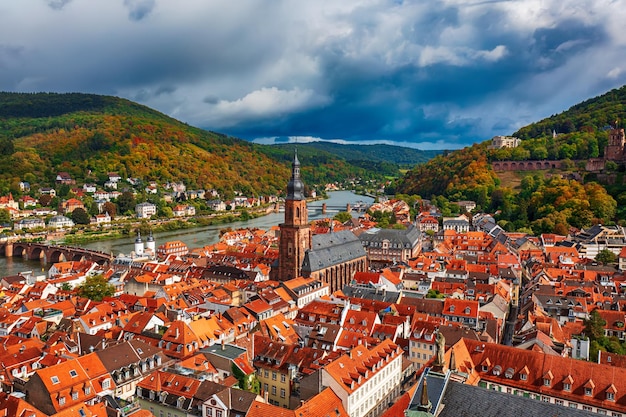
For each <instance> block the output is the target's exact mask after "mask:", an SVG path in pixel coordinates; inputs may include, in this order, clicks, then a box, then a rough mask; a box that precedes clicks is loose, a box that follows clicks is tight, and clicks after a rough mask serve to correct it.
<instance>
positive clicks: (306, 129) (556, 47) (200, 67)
mask: <svg viewBox="0 0 626 417" xmlns="http://www.w3.org/2000/svg"><path fill="white" fill-rule="evenodd" d="M614 6H615V5H614V4H612V3H611V1H610V0H593V1H592V0H573V1H571V2H567V5H565V4H563V2H562V1H559V0H517V1H514V0H512V1H474V2H472V1H471V0H470V1H468V0H447V1H445V2H444V1H430V2H424V1H392V0H373V1H368V2H364V1H358V0H344V1H341V2H336V1H333V0H320V1H316V2H291V1H275V0H272V1H269V0H247V1H245V2H232V1H225V0H186V1H185V2H168V1H158V2H157V1H156V0H89V1H87V0H73V1H71V3H70V1H69V0H45V1H41V0H20V1H19V2H3V3H2V4H0V36H2V38H0V39H5V43H4V44H3V45H0V68H1V69H2V71H1V72H0V90H8V91H85V92H94V93H103V94H115V95H118V96H123V97H127V98H130V99H132V100H136V101H139V102H141V103H142V104H146V105H148V106H151V107H154V108H156V109H157V110H160V111H163V112H165V113H167V114H169V115H171V116H173V117H176V118H178V119H181V120H183V121H185V122H187V123H190V124H193V125H196V126H201V127H205V128H209V129H211V130H215V131H222V132H225V133H229V134H233V135H237V136H241V137H245V138H248V139H254V138H269V137H281V138H287V137H293V136H299V137H303V138H324V139H341V140H348V141H370V140H381V141H394V142H397V143H403V144H412V145H413V146H422V145H423V146H426V147H434V146H438V145H440V144H445V145H446V147H460V146H463V145H466V144H468V143H471V142H474V141H482V140H486V139H488V138H490V137H491V136H493V135H495V134H511V133H513V132H514V131H515V130H517V129H518V128H519V127H520V126H521V125H524V124H527V123H530V122H532V121H536V120H538V119H540V118H542V117H545V116H549V115H550V114H553V113H557V112H560V111H562V110H565V109H566V108H568V107H569V106H571V105H573V104H575V103H576V102H578V101H580V100H583V99H586V98H589V97H592V96H595V95H597V94H601V93H603V92H605V91H606V90H609V89H611V88H615V87H618V86H621V85H622V84H623V83H624V82H626V33H625V32H624V31H623V29H622V26H623V24H622V23H623V21H624V20H625V19H626V10H622V9H621V8H616V7H614ZM51 8H52V9H54V10H50V9H51ZM24 21H28V22H29V25H27V27H26V26H25V25H22V24H19V22H24ZM59 28H63V30H59ZM9 39H10V43H6V42H7V41H6V40H9ZM283 140H284V139H283Z"/></svg>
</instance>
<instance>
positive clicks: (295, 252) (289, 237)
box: [278, 150, 311, 281]
mask: <svg viewBox="0 0 626 417" xmlns="http://www.w3.org/2000/svg"><path fill="white" fill-rule="evenodd" d="M279 227H280V255H279V258H278V279H279V280H281V281H287V280H290V279H293V278H296V277H299V276H301V275H302V274H301V269H302V261H303V260H304V255H305V253H306V251H307V250H308V249H311V228H310V226H309V214H308V211H307V206H306V199H305V198H304V183H303V182H302V180H301V179H300V161H298V151H297V150H296V153H295V155H294V158H293V163H292V164H291V178H290V179H289V183H288V184H287V197H286V198H285V222H284V223H282V224H281V225H280V226H279Z"/></svg>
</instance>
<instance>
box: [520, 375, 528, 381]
mask: <svg viewBox="0 0 626 417" xmlns="http://www.w3.org/2000/svg"><path fill="white" fill-rule="evenodd" d="M526 378H528V375H526V374H519V379H521V380H522V381H526Z"/></svg>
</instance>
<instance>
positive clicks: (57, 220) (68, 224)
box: [48, 216, 74, 230]
mask: <svg viewBox="0 0 626 417" xmlns="http://www.w3.org/2000/svg"><path fill="white" fill-rule="evenodd" d="M48 227H49V228H51V229H56V230H62V229H71V228H72V227H74V221H73V220H72V219H70V218H69V217H65V216H53V217H51V218H50V220H48Z"/></svg>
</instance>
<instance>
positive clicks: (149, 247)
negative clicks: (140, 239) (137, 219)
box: [146, 232, 156, 256]
mask: <svg viewBox="0 0 626 417" xmlns="http://www.w3.org/2000/svg"><path fill="white" fill-rule="evenodd" d="M146 249H147V250H148V251H150V252H152V256H154V255H155V254H156V242H155V241H154V236H152V232H150V235H149V236H148V240H147V241H146Z"/></svg>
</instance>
